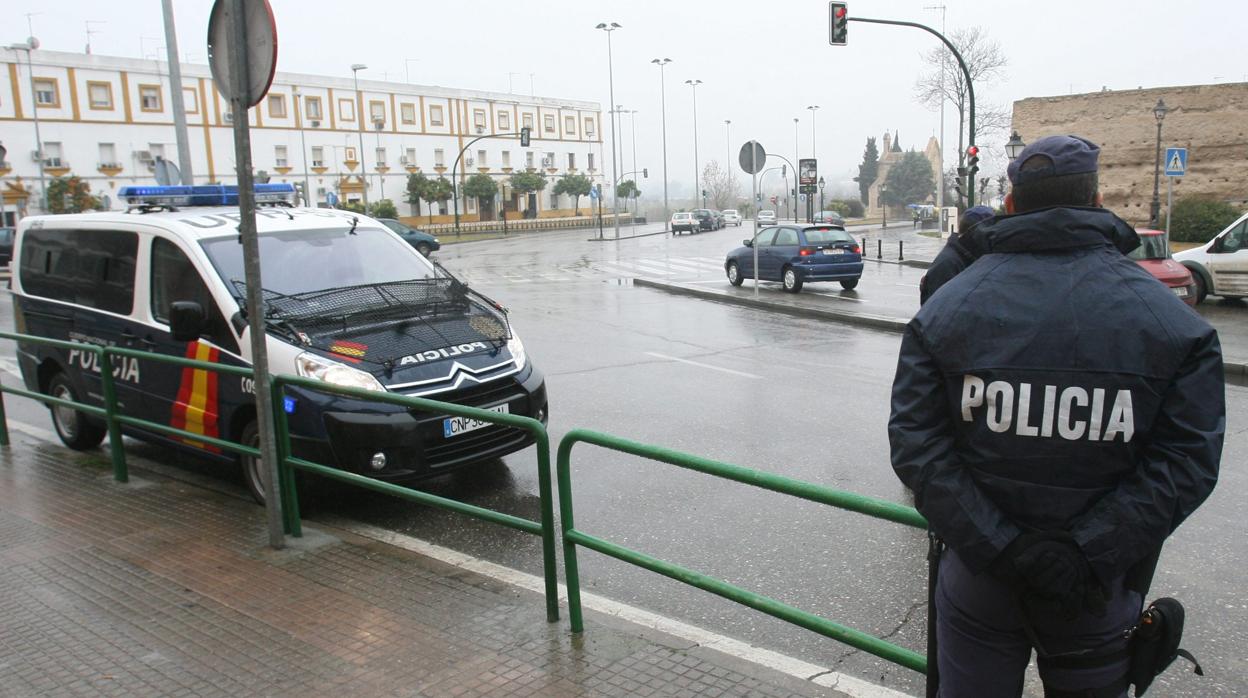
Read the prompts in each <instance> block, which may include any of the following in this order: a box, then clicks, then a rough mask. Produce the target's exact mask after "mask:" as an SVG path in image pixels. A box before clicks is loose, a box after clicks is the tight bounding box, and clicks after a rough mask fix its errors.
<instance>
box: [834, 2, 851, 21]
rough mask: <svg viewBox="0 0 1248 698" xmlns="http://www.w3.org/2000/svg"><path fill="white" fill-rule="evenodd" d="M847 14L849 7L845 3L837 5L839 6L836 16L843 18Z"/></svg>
mask: <svg viewBox="0 0 1248 698" xmlns="http://www.w3.org/2000/svg"><path fill="white" fill-rule="evenodd" d="M847 14H849V10H848V9H847V8H846V7H845V6H844V5H841V6H840V7H837V8H836V18H837V19H841V18H842V17H844V16H845V15H847Z"/></svg>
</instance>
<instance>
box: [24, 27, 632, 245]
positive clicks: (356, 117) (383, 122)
mask: <svg viewBox="0 0 1248 698" xmlns="http://www.w3.org/2000/svg"><path fill="white" fill-rule="evenodd" d="M29 55H30V59H29V61H30V62H29V64H28V63H27V54H26V52H25V51H16V50H11V49H0V144H3V146H4V147H5V148H6V149H7V151H8V154H7V156H6V157H5V159H4V160H5V161H4V162H3V163H0V193H2V194H3V197H4V202H5V204H6V210H7V211H8V212H9V213H10V214H13V213H14V212H15V210H16V211H18V212H20V213H39V212H41V203H40V202H41V200H42V195H41V190H40V185H39V181H40V175H39V161H40V159H42V161H43V172H44V179H45V182H50V181H51V180H52V178H53V177H67V176H77V177H79V178H81V179H83V180H85V181H86V182H87V183H88V184H89V186H90V188H91V191H92V193H93V194H95V195H96V196H99V197H101V199H102V200H104V201H106V202H110V203H111V205H112V206H113V207H117V206H118V204H117V203H116V190H117V188H118V187H121V186H126V185H135V184H139V185H142V184H155V183H156V179H155V170H156V167H155V163H156V161H157V160H159V159H161V158H163V159H166V160H170V161H176V160H177V157H178V149H177V145H176V137H175V132H174V125H173V112H172V106H171V103H170V102H171V100H170V99H169V90H170V85H169V77H168V66H167V64H166V63H164V62H158V61H152V60H139V59H131V58H115V57H107V56H98V55H90V54H77V53H62V52H56V51H41V50H36V51H32V52H30V54H29ZM182 89H183V100H184V105H185V109H184V111H185V114H186V121H187V131H188V138H189V143H190V151H191V161H192V162H191V166H192V170H193V173H194V182H195V183H196V184H208V183H225V184H232V183H234V182H235V181H236V178H235V169H234V136H233V130H232V123H233V122H232V115H231V114H230V109H229V101H228V100H227V99H225V98H223V97H222V96H221V95H220V94H219V93H218V92H217V91H216V89H215V87H214V85H213V81H212V75H211V72H210V71H209V69H208V66H206V65H195V64H183V65H182ZM36 109H37V111H38V128H39V136H40V139H39V140H40V141H41V142H42V146H43V147H42V157H41V156H40V153H39V148H38V146H37V143H36V135H35V119H34V116H35V110H36ZM249 114H250V118H251V125H252V132H251V148H252V163H253V168H254V170H255V171H257V172H260V171H263V172H265V173H267V174H268V175H269V176H270V177H271V178H272V179H271V181H274V182H290V183H294V184H301V185H306V188H307V195H308V198H309V199H310V201H311V202H312V203H313V204H315V205H324V204H325V203H326V202H327V201H329V200H332V199H333V198H335V197H336V198H337V199H338V200H339V201H340V202H356V201H362V200H363V199H364V198H365V195H367V198H368V200H369V201H370V202H373V201H377V200H379V199H391V200H392V201H394V202H395V204H396V205H397V207H398V209H399V212H400V213H401V214H404V215H409V214H413V213H415V212H414V211H413V210H412V208H411V207H410V206H409V205H408V204H406V203H404V202H405V200H406V184H407V177H408V175H409V174H412V173H417V172H420V173H423V174H425V175H426V176H427V177H430V178H437V177H439V176H445V177H447V178H448V179H450V178H451V175H452V169H453V168H454V166H455V160H456V157H457V156H458V155H459V153H460V152H461V150H464V149H465V148H466V150H465V152H464V153H463V156H462V159H461V161H460V163H459V165H458V168H456V169H455V174H456V176H457V179H459V182H460V186H461V187H462V185H463V180H464V179H465V178H467V177H468V176H471V175H473V174H476V173H484V174H486V175H488V176H490V177H492V178H494V179H496V180H497V182H498V184H499V185H500V197H499V200H500V201H501V205H502V206H503V207H504V208H505V209H506V210H507V211H509V212H515V214H516V215H529V216H543V217H545V216H552V215H563V214H564V213H565V212H564V211H563V210H562V208H561V206H563V205H566V206H567V207H568V211H567V212H566V213H567V214H570V213H571V208H570V207H571V203H572V202H570V201H567V200H566V199H567V197H556V196H554V195H553V192H552V191H551V190H552V189H553V186H549V185H548V186H547V187H546V189H545V190H544V191H542V192H541V193H540V194H538V195H537V196H535V197H533V200H532V201H530V200H529V197H524V196H517V195H515V194H514V193H512V192H510V191H509V187H507V186H506V184H507V180H508V178H509V177H510V175H511V174H513V173H518V172H526V171H527V172H535V173H541V174H543V175H545V176H546V177H547V179H548V181H551V182H552V183H553V180H554V178H557V177H559V176H562V175H565V174H581V175H587V176H589V177H590V178H591V179H592V180H594V181H595V183H598V184H602V183H603V178H602V166H603V162H602V154H603V148H602V114H601V108H600V106H599V105H598V104H597V103H595V102H586V101H577V100H568V99H555V98H550V97H527V96H521V95H514V94H505V93H491V92H479V91H472V90H459V89H453V88H444V87H431V86H423V85H409V84H406V83H395V82H380V81H374V80H360V81H359V89H358V90H356V86H355V83H354V81H353V80H352V78H351V77H350V75H348V76H347V77H326V76H315V75H303V74H296V73H282V72H279V73H277V75H276V77H275V78H274V81H273V86H272V88H271V90H270V91H269V94H268V95H267V96H266V97H265V99H264V100H263V101H262V102H261V103H260V104H259V105H257V106H256V107H254V108H253V109H251V110H250V112H249ZM526 126H527V127H529V128H530V129H531V133H532V141H531V144H530V147H529V148H522V147H521V146H520V141H519V139H518V133H519V130H520V128H521V127H526ZM508 134H516V135H510V136H508ZM479 136H504V137H498V138H494V137H490V138H484V139H482V140H479V141H477V142H475V143H471V142H472V141H473V139H475V138H477V137H479ZM361 138H362V143H363V147H361ZM177 164H179V165H182V163H177ZM606 188H608V186H607V185H604V189H606ZM560 199H564V200H563V201H561V200H560ZM451 205H452V204H451V202H449V201H448V202H446V203H445V204H443V205H441V206H438V207H436V209H435V210H434V211H433V212H430V211H428V210H427V207H426V206H425V205H424V204H423V203H422V205H421V206H422V210H421V214H422V215H430V214H431V213H432V215H433V217H432V219H431V220H433V221H435V222H436V221H438V220H440V218H439V216H445V215H447V214H448V212H449V209H450V207H451ZM485 208H486V210H484V211H479V210H478V206H477V202H476V201H475V200H473V199H461V201H460V212H461V214H463V215H464V216H465V219H466V220H477V219H478V218H479V217H484V218H490V217H494V216H495V215H496V212H495V211H494V210H493V209H494V205H493V204H491V205H489V206H487V207H485Z"/></svg>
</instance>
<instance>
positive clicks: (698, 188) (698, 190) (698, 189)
mask: <svg viewBox="0 0 1248 698" xmlns="http://www.w3.org/2000/svg"><path fill="white" fill-rule="evenodd" d="M685 84H686V85H688V86H690V87H692V88H693V200H694V202H697V200H698V197H699V196H700V195H701V194H702V184H701V181H702V171H701V170H700V169H698V85H701V84H702V81H701V80H686V81H685ZM702 205H703V207H705V206H706V202H703V203H702Z"/></svg>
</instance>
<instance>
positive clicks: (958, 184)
mask: <svg viewBox="0 0 1248 698" xmlns="http://www.w3.org/2000/svg"><path fill="white" fill-rule="evenodd" d="M953 191H954V192H955V193H957V195H958V201H965V200H966V192H964V191H962V178H961V177H959V178H957V179H955V180H953Z"/></svg>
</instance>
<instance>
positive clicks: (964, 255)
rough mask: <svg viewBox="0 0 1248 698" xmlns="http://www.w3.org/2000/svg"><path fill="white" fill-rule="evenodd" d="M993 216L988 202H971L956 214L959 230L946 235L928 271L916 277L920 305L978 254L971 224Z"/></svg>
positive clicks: (967, 265)
mask: <svg viewBox="0 0 1248 698" xmlns="http://www.w3.org/2000/svg"><path fill="white" fill-rule="evenodd" d="M992 216H993V211H992V209H990V208H988V207H987V206H972V207H971V208H968V209H966V211H964V212H963V213H962V216H961V217H959V218H958V232H956V233H954V234H952V235H950V236H949V240H948V241H946V242H945V246H944V247H942V248H941V250H940V252H939V253H938V254H937V255H936V259H934V260H932V265H931V266H930V267H928V268H927V273H925V274H924V275H923V278H922V279H919V304H920V305H922V304H924V303H926V302H927V299H928V298H930V297H931V295H932V294H933V293H935V292H936V289H938V288H940V287H941V286H943V285H944V284H945V282H946V281H948V280H949V279H952V278H953V277H955V276H957V275H958V274H959V273H961V271H962V270H963V269H965V268H967V267H969V266H970V265H971V262H974V261H975V260H976V259H978V258H979V255H980V249H979V244H978V241H977V240H976V239H975V234H974V228H975V226H976V225H977V224H979V223H980V222H981V221H986V220H988V219H989V218H992Z"/></svg>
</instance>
